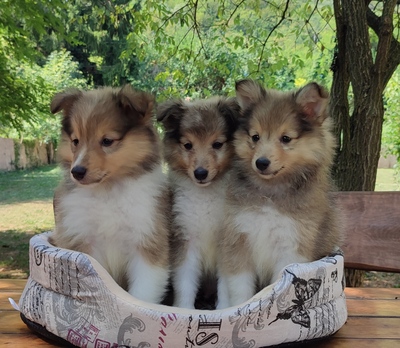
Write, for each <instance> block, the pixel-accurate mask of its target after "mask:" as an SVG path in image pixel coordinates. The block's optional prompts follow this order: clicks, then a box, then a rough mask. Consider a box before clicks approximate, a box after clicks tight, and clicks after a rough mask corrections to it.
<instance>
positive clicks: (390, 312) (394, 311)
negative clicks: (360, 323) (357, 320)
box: [347, 299, 400, 320]
mask: <svg viewBox="0 0 400 348" xmlns="http://www.w3.org/2000/svg"><path fill="white" fill-rule="evenodd" d="M347 310H348V312H349V314H350V315H351V316H371V317H397V318H400V301H392V300H352V299H347ZM382 320H384V319H382Z"/></svg>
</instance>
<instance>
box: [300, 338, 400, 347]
mask: <svg viewBox="0 0 400 348" xmlns="http://www.w3.org/2000/svg"><path fill="white" fill-rule="evenodd" d="M296 347H297V346H296ZM300 347H301V348H359V347H362V348H394V347H400V340H394V339H358V338H335V336H334V337H332V338H327V339H325V340H321V341H317V342H312V343H305V344H303V345H301V346H300Z"/></svg>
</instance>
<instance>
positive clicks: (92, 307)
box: [19, 232, 347, 348]
mask: <svg viewBox="0 0 400 348" xmlns="http://www.w3.org/2000/svg"><path fill="white" fill-rule="evenodd" d="M50 234H51V232H46V233H43V234H39V235H36V236H34V237H33V238H32V239H31V241H30V251H29V256H30V277H29V279H28V282H27V284H26V287H25V289H24V291H23V294H22V296H21V299H20V301H19V308H20V312H21V317H22V318H23V320H24V322H25V323H26V324H27V325H28V326H29V327H30V328H31V329H33V330H34V331H36V332H38V333H39V334H41V335H43V336H44V337H46V338H47V339H54V340H59V342H60V343H66V342H69V343H70V344H71V345H73V346H77V347H96V348H111V347H120V346H126V347H195V346H212V347H243V348H251V347H261V346H273V345H279V344H285V343H294V342H303V341H308V340H315V339H320V338H323V337H327V336H330V335H332V334H334V333H335V332H336V331H338V330H339V329H340V328H341V327H342V326H343V324H344V323H345V321H346V319H347V308H346V299H345V295H344V271H343V255H342V254H341V253H340V252H338V253H336V254H334V255H331V256H329V257H325V258H323V259H321V260H318V261H315V262H310V263H303V264H291V265H288V266H287V267H286V268H285V269H284V270H283V271H282V276H281V278H280V280H278V281H277V282H275V283H274V284H272V285H270V286H268V287H266V288H264V289H263V290H262V291H260V292H258V293H257V294H256V295H255V296H253V297H252V298H251V299H249V300H248V301H247V302H246V303H243V304H241V305H240V306H236V307H231V308H227V309H224V310H188V309H182V308H177V307H169V306H164V305H156V304H150V303H146V302H142V301H140V300H138V299H136V298H134V297H132V296H131V295H129V294H128V293H127V292H126V291H124V290H123V289H122V288H121V287H119V286H118V285H117V284H116V283H115V281H114V280H113V279H112V278H111V276H110V275H109V274H108V273H107V271H106V270H105V269H104V268H103V267H102V266H101V265H100V264H99V263H98V262H97V261H96V260H94V259H93V258H91V257H90V256H88V255H86V254H84V253H80V252H75V251H71V250H66V249H61V248H56V247H54V246H52V245H51V244H50V243H49V241H48V238H49V236H50Z"/></svg>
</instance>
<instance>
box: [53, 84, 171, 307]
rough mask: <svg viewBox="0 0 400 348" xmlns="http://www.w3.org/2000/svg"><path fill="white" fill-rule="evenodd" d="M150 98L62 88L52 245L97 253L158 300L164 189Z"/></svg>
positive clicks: (134, 289)
mask: <svg viewBox="0 0 400 348" xmlns="http://www.w3.org/2000/svg"><path fill="white" fill-rule="evenodd" d="M153 105H154V98H153V96H151V95H150V94H147V93H145V92H140V91H135V90H133V89H132V88H131V87H130V86H129V85H126V86H124V87H123V88H109V87H106V88H101V89H96V90H92V91H81V90H67V91H65V92H62V93H59V94H57V95H56V96H55V97H54V99H53V101H52V103H51V111H52V112H53V113H56V112H59V111H63V118H62V135H61V144H60V146H59V151H58V152H59V158H60V163H61V166H62V168H63V170H64V179H63V181H62V182H61V184H60V186H59V187H58V189H57V190H56V192H55V196H54V213H55V222H56V223H55V231H54V233H53V235H52V238H51V241H52V243H53V244H54V245H56V246H59V247H62V248H67V249H72V250H76V251H81V252H84V253H87V254H89V255H90V256H92V257H94V258H95V259H96V260H97V261H98V262H100V264H101V265H102V266H103V267H104V268H105V269H106V270H107V271H108V272H109V273H110V275H111V276H112V277H113V278H114V280H115V281H116V282H117V283H118V284H119V285H121V286H122V287H124V288H125V289H127V290H128V292H129V293H130V294H131V295H133V296H135V297H136V298H138V299H140V300H144V301H149V302H153V303H159V302H161V300H162V299H163V296H164V292H165V290H166V287H167V284H168V278H169V241H168V234H169V232H168V218H167V215H169V214H168V209H169V205H170V204H169V189H168V186H167V182H166V177H165V175H164V174H163V172H162V170H161V155H160V144H159V139H158V135H157V132H156V130H155V129H154V127H153V111H154V110H153Z"/></svg>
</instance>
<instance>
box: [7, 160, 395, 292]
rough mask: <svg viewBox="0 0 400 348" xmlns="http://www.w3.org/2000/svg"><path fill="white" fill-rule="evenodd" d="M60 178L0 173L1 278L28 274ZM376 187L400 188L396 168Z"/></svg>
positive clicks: (46, 171)
mask: <svg viewBox="0 0 400 348" xmlns="http://www.w3.org/2000/svg"><path fill="white" fill-rule="evenodd" d="M60 179H61V171H60V169H59V168H58V167H57V166H55V165H50V166H45V167H40V168H36V169H30V170H20V171H12V172H5V173H0V278H26V277H27V276H28V272H29V261H28V243H29V239H30V238H31V237H32V236H33V235H34V234H36V233H41V232H44V231H48V230H52V229H53V228H54V217H53V206H52V199H53V193H54V189H55V188H56V187H57V185H58V183H59V181H60ZM376 191H400V183H399V181H396V179H395V171H394V170H393V169H379V170H378V175H377V183H376ZM388 277H389V275H387V276H385V279H379V274H378V275H376V274H375V273H370V274H369V276H367V281H369V282H370V283H374V282H375V283H376V282H379V281H383V282H386V283H387V282H388V281H389V285H391V286H400V282H399V276H397V278H396V277H395V278H394V280H393V281H394V283H393V282H392V281H391V280H390V279H391V278H390V279H389V278H388ZM388 279H389V280H388ZM367 285H368V284H367Z"/></svg>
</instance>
